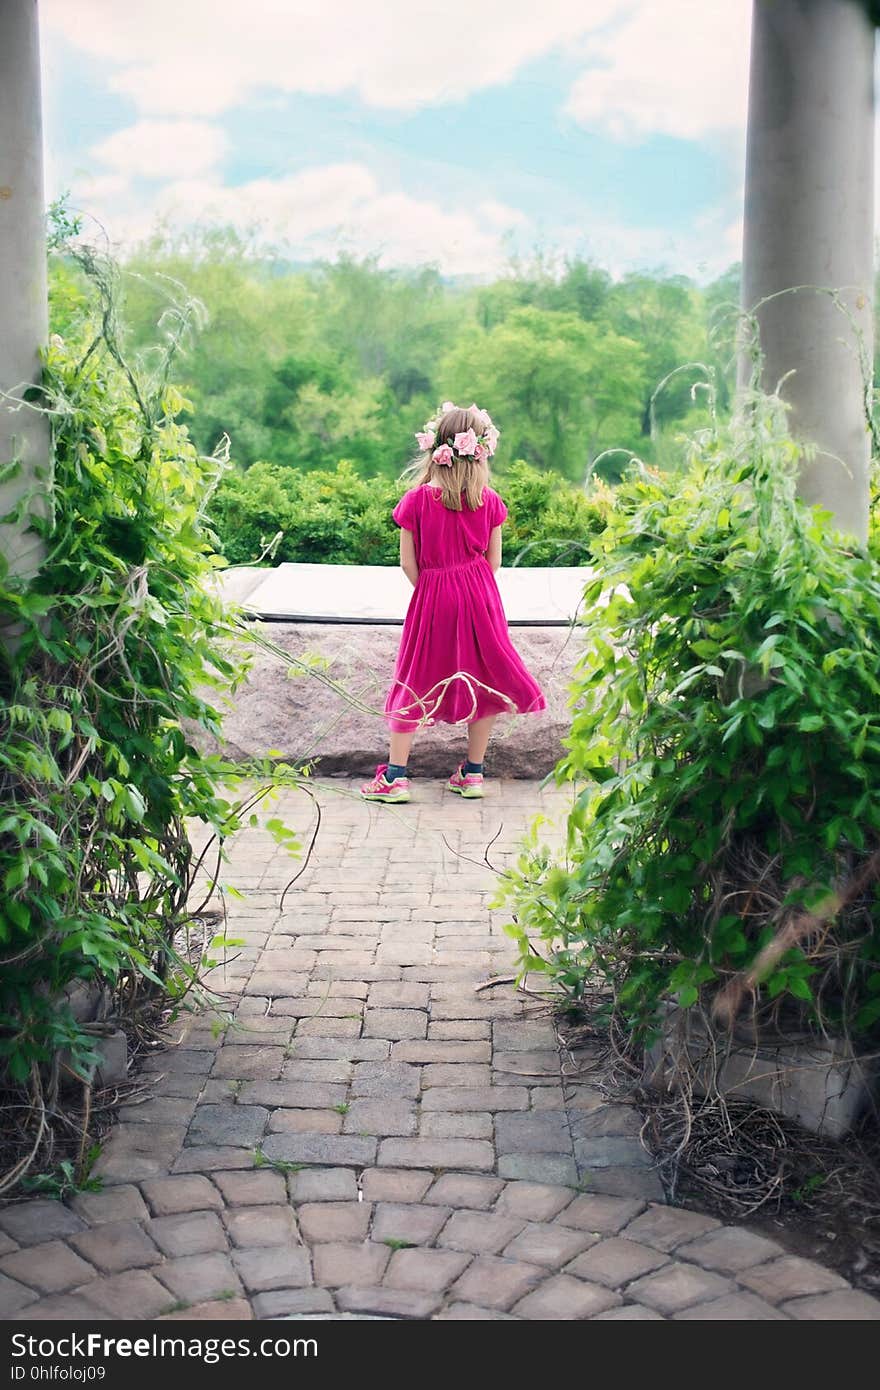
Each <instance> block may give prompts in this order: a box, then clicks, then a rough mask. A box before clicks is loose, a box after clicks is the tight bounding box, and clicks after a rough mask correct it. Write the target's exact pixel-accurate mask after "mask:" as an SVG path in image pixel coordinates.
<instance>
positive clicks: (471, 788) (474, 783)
mask: <svg viewBox="0 0 880 1390" xmlns="http://www.w3.org/2000/svg"><path fill="white" fill-rule="evenodd" d="M446 790H447V791H450V792H458V794H459V796H464V797H466V798H467V799H468V800H469V801H476V799H477V798H478V797H481V796H485V792H484V791H483V774H482V772H465V770H464V763H459V765H458V767H457V768H456V769H455V771H454V772H453V774H452V776H451V777H450V779H449V781H448V782H447V783H446Z"/></svg>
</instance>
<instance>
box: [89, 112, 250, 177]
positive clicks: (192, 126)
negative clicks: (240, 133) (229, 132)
mask: <svg viewBox="0 0 880 1390" xmlns="http://www.w3.org/2000/svg"><path fill="white" fill-rule="evenodd" d="M227 143H228V142H227V140H226V136H225V135H224V134H223V132H222V130H220V129H218V127H217V126H214V125H210V124H208V122H207V121H138V122H137V123H136V124H135V125H130V126H125V127H124V128H123V129H122V130H116V131H114V132H113V134H112V135H110V136H108V137H107V139H106V140H102V141H101V142H100V144H98V145H94V146H93V147H92V150H91V154H92V155H93V156H94V157H95V158H96V159H99V160H101V161H102V162H103V163H104V164H108V165H109V166H110V168H111V169H114V170H115V171H116V172H117V173H118V174H120V175H122V176H123V177H127V178H147V179H178V178H186V177H189V176H190V175H195V174H204V173H207V171H208V170H210V169H213V168H214V166H215V165H216V164H218V163H219V161H220V160H221V159H222V157H223V155H224V154H225V152H226V148H227Z"/></svg>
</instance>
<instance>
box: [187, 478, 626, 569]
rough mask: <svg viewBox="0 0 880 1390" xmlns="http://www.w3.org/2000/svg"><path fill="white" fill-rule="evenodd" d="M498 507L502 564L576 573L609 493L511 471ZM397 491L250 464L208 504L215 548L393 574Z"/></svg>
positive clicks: (381, 482)
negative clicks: (502, 507) (502, 523)
mask: <svg viewBox="0 0 880 1390" xmlns="http://www.w3.org/2000/svg"><path fill="white" fill-rule="evenodd" d="M496 486H497V487H498V489H499V490H500V491H501V493H502V495H503V496H504V498H505V501H506V502H507V505H508V508H509V511H510V519H509V522H508V524H507V526H506V527H505V535H504V549H505V555H504V559H505V564H519V565H527V566H535V565H580V564H585V563H586V562H587V560H588V558H589V557H588V551H587V546H586V541H587V538H588V537H589V535H590V534H591V533H593V532H595V531H597V530H599V529H600V528H601V526H602V525H603V524H604V518H605V514H606V512H607V509H608V506H609V503H610V498H611V496H612V493H611V490H610V489H609V488H608V487H607V486H606V485H605V484H603V483H602V482H600V481H599V480H596V482H595V483H594V484H593V486H592V488H591V490H590V492H589V493H587V492H584V491H582V490H581V489H579V488H576V487H574V486H572V485H571V484H570V483H567V482H566V481H565V480H564V479H562V478H560V477H558V476H557V475H555V474H552V473H546V472H543V471H541V470H540V469H537V468H533V467H531V466H530V465H529V464H527V463H522V462H517V463H514V464H512V465H511V466H510V467H509V468H508V469H507V470H506V471H504V472H501V473H499V475H498V479H497V480H496ZM400 492H401V489H400V485H399V484H398V483H395V482H393V481H391V480H389V479H386V478H370V479H366V478H362V477H361V476H360V475H359V474H358V473H357V472H356V471H355V469H354V468H353V466H352V465H351V464H349V463H345V462H342V463H340V464H338V466H337V467H336V469H335V470H334V471H332V472H329V471H320V470H308V471H306V470H300V469H296V468H288V467H284V466H282V465H277V464H272V463H255V464H253V466H252V467H251V468H249V469H248V470H247V472H246V473H234V474H229V475H227V477H226V478H224V480H223V482H222V483H221V485H220V487H219V489H218V492H217V496H216V498H215V500H214V503H213V505H212V518H213V521H214V524H215V525H216V528H217V532H218V535H219V537H220V545H221V549H222V551H223V554H224V555H225V557H226V559H227V560H228V561H229V562H230V564H234V565H241V564H254V563H255V562H256V561H257V560H258V559H259V557H260V556H261V555H262V554H263V553H264V552H265V550H266V547H267V546H268V545H269V544H270V542H271V541H272V538H273V537H274V536H276V535H277V534H278V532H281V538H280V541H279V542H278V545H277V548H275V549H273V551H272V555H273V557H274V559H275V560H277V561H285V560H286V561H299V562H301V563H302V562H311V563H316V564H335V565H341V564H349V565H396V564H397V563H398V553H399V552H398V536H397V528H396V527H395V525H394V523H393V522H392V520H391V511H392V510H393V508H394V505H395V503H396V502H397V500H398V498H399V496H400Z"/></svg>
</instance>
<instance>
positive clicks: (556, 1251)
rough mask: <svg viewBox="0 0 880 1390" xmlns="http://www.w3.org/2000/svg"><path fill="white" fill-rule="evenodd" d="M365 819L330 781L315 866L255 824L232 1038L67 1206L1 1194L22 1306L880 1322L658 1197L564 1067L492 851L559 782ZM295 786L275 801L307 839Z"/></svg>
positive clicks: (4, 1288)
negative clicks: (517, 976) (517, 958)
mask: <svg viewBox="0 0 880 1390" xmlns="http://www.w3.org/2000/svg"><path fill="white" fill-rule="evenodd" d="M416 786H417V790H416V797H417V799H416V801H414V802H413V803H412V804H411V805H409V806H406V807H400V808H397V809H396V810H395V811H394V812H389V810H388V808H384V807H372V808H368V807H365V806H364V805H363V804H362V803H360V802H359V801H358V800H357V799H356V797H355V796H354V795H353V793H354V787H353V786H352V785H350V784H346V783H339V784H335V786H334V787H333V789H332V790H323V791H321V793H320V801H321V804H322V808H323V824H322V829H321V833H320V837H319V839H318V843H317V847H316V851H315V854H314V855H313V858H312V860H311V863H310V865H309V867H308V869H307V870H306V872H305V873H304V874H303V876H302V877H301V878H300V879H299V881H298V883H297V885H296V887H295V888H294V889H292V890H291V892H290V893H288V895H287V901H286V902H285V906H284V911H283V912H282V911H280V910H279V896H280V890H281V889H282V888H283V886H284V884H285V883H286V882H287V880H288V879H289V878H290V877H291V873H292V872H293V869H292V867H291V861H290V860H289V859H288V858H286V857H285V856H283V855H282V854H281V853H280V851H278V850H277V848H276V846H275V844H274V842H273V841H272V840H271V839H270V837H268V836H267V835H264V834H262V833H261V832H259V831H254V832H249V833H248V834H247V835H244V836H242V837H241V838H240V840H239V842H238V844H237V846H236V847H235V850H234V853H233V863H234V872H233V873H232V874H231V878H232V881H233V882H234V883H235V884H236V885H237V887H238V888H239V889H240V890H241V891H242V893H243V895H244V896H243V898H242V899H240V900H238V899H235V898H232V899H230V901H229V907H230V916H231V919H232V932H231V934H232V935H233V936H235V937H237V938H240V939H241V940H242V941H243V943H244V944H243V946H242V947H241V948H240V949H239V950H238V951H237V953H236V956H235V959H232V960H230V961H229V962H228V964H226V966H225V967H224V968H223V969H222V970H218V971H217V972H215V987H217V988H221V989H222V990H223V991H224V992H225V994H226V996H227V999H228V1002H229V1006H230V1008H234V1010H235V1019H234V1024H233V1026H232V1027H230V1028H227V1029H226V1030H220V1031H218V1030H217V1028H216V1025H215V1023H214V1022H212V1020H211V1018H209V1017H205V1016H202V1017H200V1018H195V1019H193V1020H192V1021H191V1022H190V1024H189V1026H188V1027H184V1028H182V1029H181V1030H180V1031H181V1032H182V1033H183V1036H182V1039H181V1041H180V1042H179V1045H178V1046H176V1047H174V1048H172V1049H171V1050H169V1051H166V1052H163V1053H162V1054H161V1055H157V1056H155V1057H154V1058H153V1059H151V1062H150V1064H149V1070H150V1071H151V1072H152V1074H153V1076H154V1078H155V1080H154V1084H153V1085H152V1087H151V1089H150V1091H149V1093H148V1098H147V1099H145V1100H143V1102H142V1103H139V1104H131V1105H128V1106H126V1107H125V1108H124V1109H123V1110H122V1111H121V1114H120V1123H119V1124H118V1125H117V1127H116V1128H115V1129H114V1130H113V1132H112V1135H111V1137H110V1138H109V1141H108V1142H107V1144H106V1146H105V1149H104V1152H103V1154H102V1157H101V1159H100V1160H99V1163H98V1168H97V1171H98V1173H99V1174H100V1175H101V1176H102V1177H103V1179H104V1183H105V1186H104V1188H103V1190H102V1191H100V1192H97V1193H87V1194H82V1195H80V1196H77V1197H75V1198H74V1199H73V1200H72V1201H70V1202H69V1203H68V1204H66V1205H64V1204H61V1203H59V1202H53V1201H47V1200H42V1199H40V1200H29V1201H25V1202H21V1203H18V1204H12V1205H6V1206H5V1207H3V1208H2V1209H0V1315H2V1316H3V1317H6V1318H20V1319H33V1318H75V1319H79V1320H83V1321H88V1320H94V1319H95V1318H110V1319H113V1318H140V1319H157V1318H192V1317H197V1318H220V1319H226V1318H251V1317H257V1318H273V1317H285V1316H291V1315H294V1316H315V1315H319V1316H336V1317H338V1316H340V1315H344V1314H353V1313H356V1314H360V1315H368V1316H374V1317H375V1316H385V1317H408V1318H417V1319H428V1318H456V1319H458V1318H479V1319H485V1318H525V1319H586V1318H600V1319H657V1318H676V1319H679V1318H685V1319H688V1318H690V1319H693V1318H702V1319H754V1318H765V1319H768V1318H769V1319H778V1318H796V1319H853V1318H859V1319H877V1318H878V1317H880V1303H878V1302H877V1301H876V1300H874V1299H872V1298H870V1297H868V1296H867V1295H865V1294H863V1293H859V1292H857V1291H854V1290H853V1289H851V1288H850V1286H849V1285H848V1284H847V1283H846V1282H845V1281H844V1280H843V1279H841V1278H839V1277H838V1276H837V1275H836V1274H833V1273H831V1272H830V1271H829V1270H826V1269H824V1268H822V1267H821V1266H820V1265H818V1264H815V1263H813V1262H811V1261H808V1260H804V1259H800V1258H796V1257H793V1256H790V1255H788V1254H786V1252H785V1251H784V1250H783V1249H782V1248H781V1247H779V1246H778V1245H776V1244H775V1243H774V1242H773V1241H771V1240H768V1239H766V1238H765V1237H763V1236H759V1235H756V1234H753V1233H750V1232H749V1231H747V1230H744V1229H742V1228H734V1227H725V1226H723V1225H721V1224H720V1223H719V1222H717V1221H713V1220H711V1219H709V1218H707V1217H705V1216H700V1215H697V1214H696V1213H693V1212H687V1211H679V1210H676V1209H673V1208H671V1207H668V1206H665V1205H663V1199H662V1192H661V1189H660V1186H659V1183H658V1182H657V1178H656V1175H655V1174H654V1172H653V1171H652V1169H651V1168H650V1166H649V1161H648V1159H647V1156H646V1155H645V1154H644V1152H643V1151H642V1149H641V1148H640V1146H639V1143H638V1139H637V1137H636V1135H637V1129H638V1121H637V1117H636V1116H634V1115H633V1113H632V1111H631V1110H630V1109H629V1108H628V1107H626V1106H623V1105H608V1104H606V1103H605V1102H604V1101H603V1097H602V1095H601V1094H600V1093H599V1092H598V1091H597V1090H595V1089H594V1088H592V1087H591V1086H589V1085H586V1084H583V1082H579V1081H577V1080H573V1081H567V1080H564V1079H563V1075H562V1072H561V1068H560V1059H559V1055H558V1052H557V1049H556V1042H555V1034H554V1030H553V1028H552V1026H551V1024H550V1022H549V1020H548V1018H547V1016H546V1012H545V1011H544V1010H542V1009H541V1008H540V1006H539V1004H538V1003H537V1002H536V1001H535V1000H534V999H526V998H524V997H523V996H519V997H517V996H516V995H515V993H514V991H513V990H512V988H510V987H509V986H499V987H495V988H492V989H489V990H482V991H476V990H475V988H474V986H475V984H478V983H480V982H482V981H485V980H486V979H487V978H488V977H489V976H490V975H493V974H502V975H503V974H509V973H510V966H511V949H510V942H509V940H508V938H507V937H505V936H504V934H503V933H502V930H501V927H502V922H503V918H502V917H501V916H500V915H499V914H493V913H492V912H490V911H489V909H488V906H487V904H488V901H489V897H490V893H491V887H492V874H491V873H490V872H489V870H488V869H487V868H486V867H485V866H482V867H481V860H482V856H483V850H484V848H485V846H486V844H487V842H488V841H489V840H490V839H491V838H492V837H493V836H495V835H496V832H498V831H499V830H500V835H499V836H498V839H497V840H496V842H495V845H494V848H493V851H492V855H493V860H494V862H495V863H496V864H500V863H503V862H504V858H505V856H506V855H507V854H509V853H512V852H513V850H514V848H515V845H516V841H517V838H518V836H519V835H520V834H521V832H522V830H523V829H524V827H525V826H526V824H527V823H528V821H529V819H530V817H531V815H532V813H533V812H535V811H537V810H540V809H542V806H543V808H544V809H546V810H548V811H549V812H552V810H553V809H554V806H556V807H557V808H558V806H559V804H560V803H558V801H556V800H555V798H556V796H557V794H556V793H552V792H547V793H541V792H540V791H538V790H537V789H536V787H535V786H534V785H533V784H529V783H522V782H519V783H516V782H508V783H500V784H494V785H491V791H490V794H489V796H487V798H486V800H485V801H483V802H482V803H481V802H473V803H462V802H460V801H458V800H453V798H451V797H449V796H448V795H447V794H444V792H443V790H442V788H440V787H438V786H430V785H420V784H416ZM311 809H312V808H311V804H310V802H309V800H308V799H307V798H306V797H303V796H299V797H294V796H291V798H290V799H289V801H288V803H287V804H285V806H284V807H283V812H282V813H283V814H284V815H285V818H286V819H288V820H289V821H290V822H291V823H294V824H297V825H299V826H301V827H302V828H303V829H305V828H306V827H307V825H308V823H309V819H310V815H311Z"/></svg>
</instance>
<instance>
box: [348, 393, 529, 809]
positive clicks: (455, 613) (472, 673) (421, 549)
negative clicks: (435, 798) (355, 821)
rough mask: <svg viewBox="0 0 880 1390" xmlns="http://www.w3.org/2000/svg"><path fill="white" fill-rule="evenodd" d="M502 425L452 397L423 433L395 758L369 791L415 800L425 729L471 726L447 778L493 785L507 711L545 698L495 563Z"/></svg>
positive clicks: (501, 516) (399, 667)
mask: <svg viewBox="0 0 880 1390" xmlns="http://www.w3.org/2000/svg"><path fill="white" fill-rule="evenodd" d="M498 437H499V434H498V430H497V429H496V428H495V426H494V425H493V424H492V420H491V417H490V416H489V415H488V413H487V412H486V411H482V410H480V409H478V407H477V406H475V405H472V406H471V407H470V409H468V410H462V409H460V408H459V407H458V406H455V405H453V404H452V402H451V401H446V402H445V404H444V405H443V406H442V407H441V409H440V414H439V418H437V419H435V420H429V421H428V423H427V424H426V425H425V428H424V429H423V430H420V431H419V433H418V434H417V435H416V439H417V440H418V443H419V448H420V449H421V450H422V453H421V455H420V457H419V458H418V459H417V460H416V462H415V464H413V466H412V470H411V471H412V472H413V473H414V474H415V475H416V477H417V480H418V481H417V483H416V486H415V487H413V488H412V489H411V490H410V491H409V492H407V493H405V494H404V496H403V497H402V498H401V500H400V502H398V504H397V506H396V507H395V509H394V512H393V516H394V520H395V521H396V522H397V524H398V526H399V527H400V528H401V530H400V564H401V568H402V569H403V572H404V574H405V575H406V577H407V579H409V581H410V583H411V584H412V585H413V595H412V598H411V599H410V604H409V608H408V610H407V615H406V621H405V623H404V626H403V636H402V637H401V639H400V650H399V652H398V655H397V664H396V666H395V668H394V679H393V681H392V684H391V689H390V690H389V692H388V696H387V699H386V701H385V716H386V719H387V720H388V726H389V729H390V731H391V751H390V754H389V758H388V762H387V763H380V765H379V766H378V767H377V769H376V775H375V777H374V778H373V780H372V781H371V782H367V783H366V784H365V785H364V786H363V787H362V788H361V794H362V796H364V797H365V798H366V799H367V800H368V801H387V802H400V801H409V799H410V791H409V779H408V778H407V775H406V765H407V761H408V758H409V751H410V748H411V746H412V741H413V737H414V735H415V733H416V730H418V729H420V728H424V727H425V726H426V725H430V724H467V726H468V746H467V760H466V761H465V762H463V763H461V764H459V766H458V767H457V768H456V770H455V772H453V774H452V776H451V777H450V779H449V781H448V782H447V784H446V785H447V787H448V789H449V790H450V791H452V792H457V793H458V794H459V795H460V796H464V797H468V798H471V797H480V796H482V795H483V758H484V756H485V753H486V748H487V746H488V743H489V736H490V734H491V732H492V726H493V724H494V723H495V720H496V719H497V717H498V715H499V714H502V713H505V712H509V713H519V714H532V713H535V712H537V711H538V710H542V709H544V708H545V706H546V701H545V699H544V696H543V694H542V693H541V689H540V687H539V686H538V684H537V682H536V681H535V680H534V678H533V677H532V676H531V675H530V674H529V672H528V671H527V670H526V668H525V666H524V665H523V663H522V661H521V659H520V657H519V655H518V654H517V652H516V650H515V649H514V647H513V644H512V642H511V640H510V636H509V634H508V631H507V620H506V618H505V616H504V609H503V607H502V605H501V595H500V594H499V592H498V585H497V584H496V582H495V571H496V570H497V569H498V567H499V566H500V564H501V526H502V524H503V522H504V520H505V518H506V516H507V508H506V507H505V505H504V503H503V502H502V500H501V498H500V497H499V496H498V493H497V492H494V491H493V490H492V488H490V487H489V459H490V458H491V456H492V455H493V454H494V452H495V448H496V446H497V443H498Z"/></svg>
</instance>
